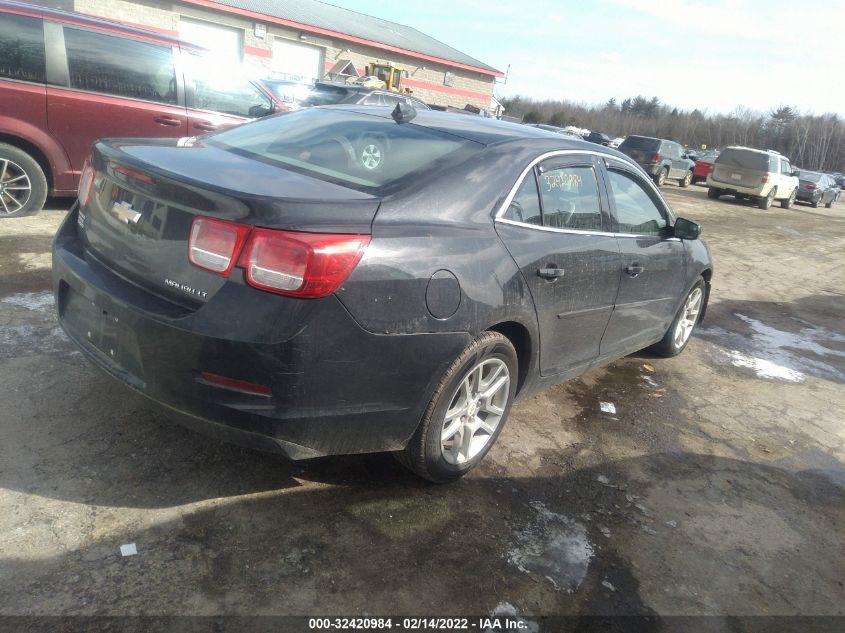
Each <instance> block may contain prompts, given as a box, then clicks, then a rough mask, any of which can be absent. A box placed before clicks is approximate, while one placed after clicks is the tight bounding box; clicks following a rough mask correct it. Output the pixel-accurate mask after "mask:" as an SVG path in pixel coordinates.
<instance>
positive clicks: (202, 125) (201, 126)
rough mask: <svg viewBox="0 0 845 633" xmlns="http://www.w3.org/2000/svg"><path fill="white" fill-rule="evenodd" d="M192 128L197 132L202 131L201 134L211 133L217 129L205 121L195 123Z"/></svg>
mask: <svg viewBox="0 0 845 633" xmlns="http://www.w3.org/2000/svg"><path fill="white" fill-rule="evenodd" d="M194 127H195V128H196V129H198V130H202V131H203V132H213V131H214V130H216V129H217V126H216V125H214V124H213V123H209V122H207V121H195V122H194Z"/></svg>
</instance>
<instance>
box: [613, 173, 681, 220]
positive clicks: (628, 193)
mask: <svg viewBox="0 0 845 633" xmlns="http://www.w3.org/2000/svg"><path fill="white" fill-rule="evenodd" d="M607 173H608V176H609V180H610V189H611V193H612V194H613V201H614V202H615V203H616V219H617V221H618V223H619V232H620V233H635V234H637V235H659V234H660V232H661V231H662V230H663V229H664V228H666V225H667V224H668V223H667V221H666V217H665V216H664V215H663V213H662V212H661V211H660V209H659V208H658V207H657V205H656V204H655V203H654V201H653V200H652V199H651V196H650V195H648V192H646V190H645V189H644V188H643V186H642V185H641V184H640V183H639V182H637V180H636V179H635V178H634V177H633V176H631V175H629V174H626V173H624V172H621V171H616V170H613V169H611V170H608V172H607Z"/></svg>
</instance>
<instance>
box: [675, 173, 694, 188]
mask: <svg viewBox="0 0 845 633" xmlns="http://www.w3.org/2000/svg"><path fill="white" fill-rule="evenodd" d="M691 182H692V172H691V171H688V172H687V174H686V176H684V177H683V178H681V179H680V180H679V181H678V185H680V186H681V187H689V186H690V183H691Z"/></svg>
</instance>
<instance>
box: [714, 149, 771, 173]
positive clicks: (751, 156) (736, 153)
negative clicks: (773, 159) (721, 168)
mask: <svg viewBox="0 0 845 633" xmlns="http://www.w3.org/2000/svg"><path fill="white" fill-rule="evenodd" d="M769 158H770V156H769V155H768V154H763V153H762V152H750V151H748V150H746V149H731V148H728V149H725V150H722V153H721V154H719V157H718V158H717V159H716V164H718V165H725V166H726V167H738V168H740V169H753V170H754V171H779V170H777V169H769Z"/></svg>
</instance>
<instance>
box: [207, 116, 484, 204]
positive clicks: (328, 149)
mask: <svg viewBox="0 0 845 633" xmlns="http://www.w3.org/2000/svg"><path fill="white" fill-rule="evenodd" d="M206 143H208V144H209V145H214V146H218V147H222V148H224V149H227V150H229V151H231V152H234V153H237V154H239V155H241V156H247V157H250V158H254V159H256V160H260V161H262V162H265V163H269V164H273V165H278V166H280V167H284V168H285V169H290V170H292V171H298V172H302V173H305V174H307V175H309V176H312V177H314V178H318V179H321V180H327V181H329V182H336V183H338V184H341V185H344V186H347V187H350V188H352V189H358V190H362V191H366V192H373V193H379V194H382V193H388V189H389V188H391V187H393V186H394V185H395V186H398V185H400V184H402V185H403V186H408V185H410V184H411V183H413V181H414V180H415V179H424V178H429V177H430V176H431V175H432V174H434V173H437V172H438V171H440V170H443V169H448V168H449V167H455V166H457V165H459V164H461V163H463V162H466V161H469V160H471V158H472V157H473V156H474V155H475V154H477V153H478V152H480V151H481V150H482V149H483V147H484V146H483V145H481V144H480V143H476V142H474V141H468V140H466V139H463V138H460V137H458V136H453V135H451V134H444V133H441V132H438V131H436V130H432V129H430V128H426V127H423V126H419V125H415V124H414V123H413V122H411V123H403V124H401V125H399V124H397V123H396V122H394V121H393V119H391V118H390V117H383V116H374V115H367V114H361V113H358V112H353V111H348V110H332V109H322V108H307V109H303V110H298V111H296V112H291V113H289V114H284V115H281V116H274V117H270V118H267V119H261V120H258V121H256V122H254V123H248V124H246V125H241V126H239V127H236V128H232V129H229V130H225V131H223V132H219V133H217V134H214V135H212V136H210V137H209V138H208V140H207V141H206Z"/></svg>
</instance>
